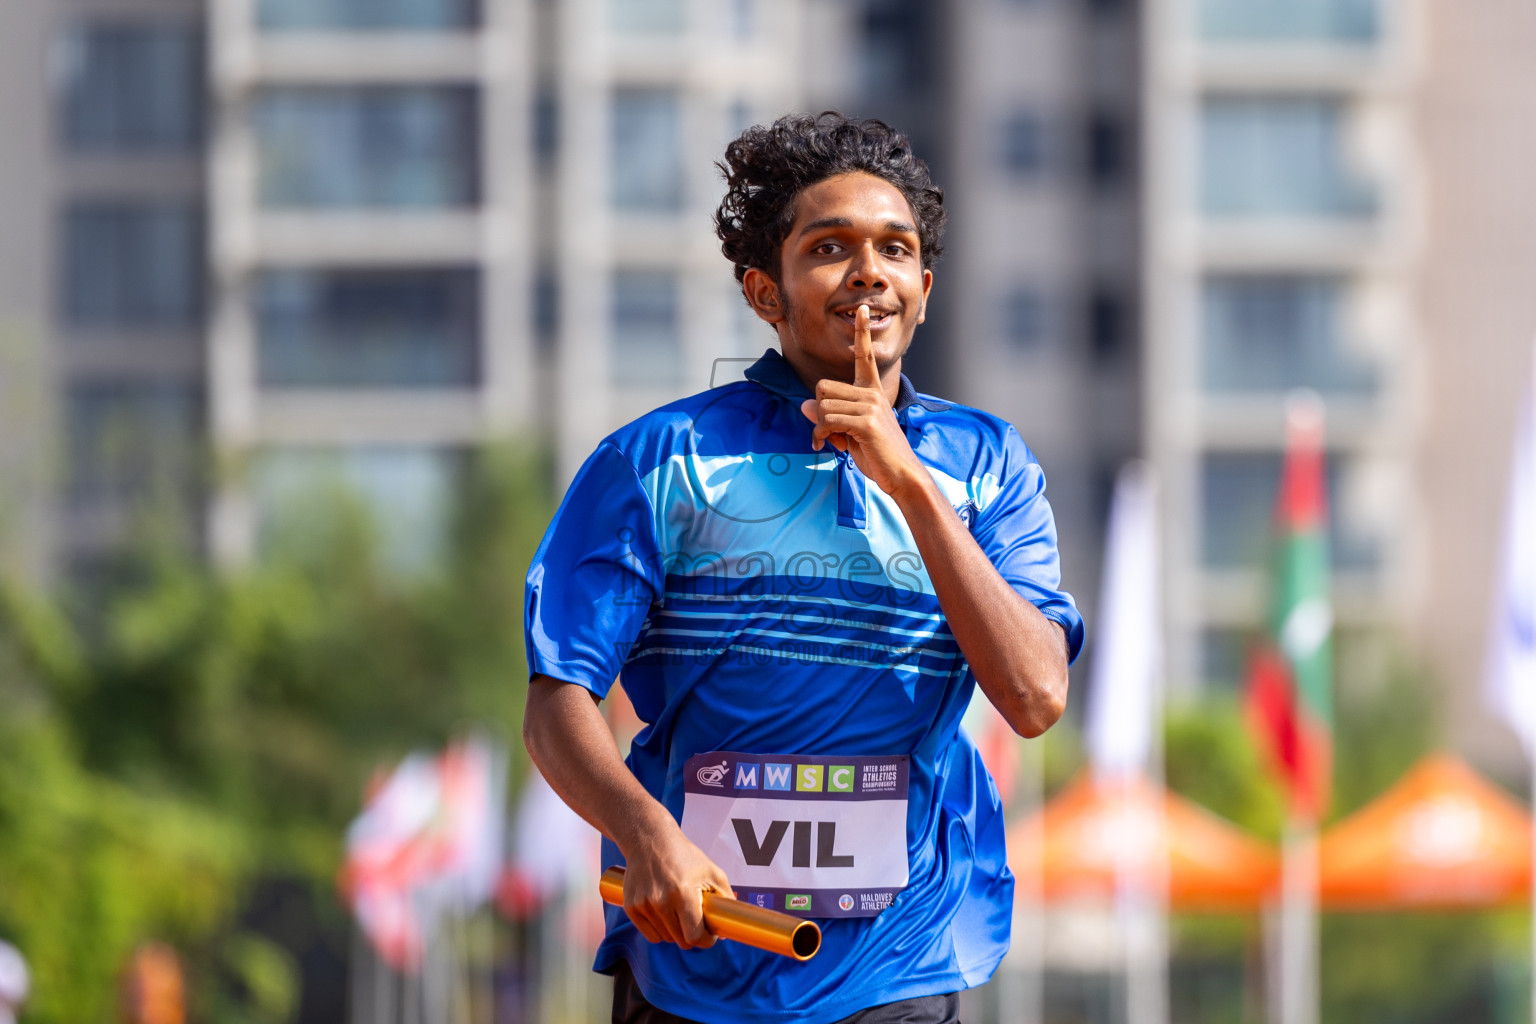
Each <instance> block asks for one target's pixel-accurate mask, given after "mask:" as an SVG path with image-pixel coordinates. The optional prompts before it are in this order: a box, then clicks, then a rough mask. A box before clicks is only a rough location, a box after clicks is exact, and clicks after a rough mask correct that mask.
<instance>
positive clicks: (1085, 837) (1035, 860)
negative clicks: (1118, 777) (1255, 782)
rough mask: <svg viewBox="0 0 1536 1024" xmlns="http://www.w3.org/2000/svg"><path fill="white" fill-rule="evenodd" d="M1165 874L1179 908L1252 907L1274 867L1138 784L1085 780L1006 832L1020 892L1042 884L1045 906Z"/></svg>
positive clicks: (1224, 828)
mask: <svg viewBox="0 0 1536 1024" xmlns="http://www.w3.org/2000/svg"><path fill="white" fill-rule="evenodd" d="M1160 839H1161V843H1162V853H1163V856H1164V857H1165V858H1166V864H1167V869H1168V903H1169V905H1170V906H1171V907H1174V908H1176V909H1205V910H1223V909H1238V908H1243V907H1253V906H1257V905H1259V904H1260V903H1262V902H1263V900H1264V898H1265V896H1266V895H1267V894H1268V893H1270V892H1271V891H1272V890H1273V889H1274V886H1275V882H1276V878H1277V874H1278V870H1279V869H1278V864H1277V861H1276V858H1275V854H1274V852H1273V851H1272V850H1271V849H1270V848H1269V847H1268V846H1267V845H1265V844H1264V843H1262V842H1260V841H1259V840H1257V839H1254V838H1253V837H1251V836H1249V835H1247V834H1246V833H1244V832H1243V831H1241V830H1240V829H1238V828H1236V827H1235V826H1233V825H1230V824H1228V823H1227V822H1225V821H1223V820H1222V819H1221V818H1218V817H1217V816H1216V815H1214V814H1212V813H1210V812H1209V811H1207V810H1205V809H1204V808H1203V807H1201V806H1199V805H1198V804H1195V803H1192V802H1191V801H1189V800H1186V799H1184V798H1183V797H1180V796H1178V795H1176V794H1173V793H1169V792H1167V791H1166V790H1164V789H1162V788H1161V787H1158V786H1154V785H1153V784H1151V783H1150V782H1147V781H1146V780H1144V779H1135V780H1131V781H1127V782H1124V783H1120V782H1116V783H1113V784H1101V783H1098V782H1096V781H1095V780H1094V779H1093V778H1092V776H1090V775H1089V774H1088V773H1086V772H1085V773H1083V774H1081V775H1079V776H1078V777H1077V778H1076V779H1074V780H1073V781H1072V782H1071V783H1069V784H1068V785H1067V787H1066V788H1065V789H1063V790H1062V791H1061V792H1060V793H1058V794H1057V795H1056V796H1055V797H1054V798H1053V799H1052V800H1051V801H1050V802H1049V803H1047V804H1046V805H1045V807H1044V808H1042V809H1041V810H1040V812H1039V813H1038V814H1036V815H1035V816H1033V817H1032V818H1029V819H1026V820H1025V821H1023V822H1020V823H1019V824H1018V825H1016V826H1015V827H1014V828H1013V829H1012V830H1011V831H1010V832H1009V834H1008V865H1009V867H1011V868H1012V869H1013V872H1014V874H1015V875H1016V876H1017V877H1018V878H1019V880H1020V887H1021V889H1023V888H1026V887H1028V886H1029V885H1030V880H1031V879H1039V884H1040V892H1041V895H1042V897H1043V898H1044V899H1046V900H1053V901H1054V900H1063V899H1071V898H1074V897H1097V898H1108V897H1112V896H1113V895H1114V893H1115V891H1116V888H1117V879H1118V878H1119V877H1120V873H1121V872H1124V873H1125V874H1126V875H1127V876H1128V877H1131V878H1137V877H1139V878H1142V879H1147V878H1150V877H1151V873H1152V872H1153V871H1154V870H1156V869H1157V867H1158V858H1157V856H1156V854H1157V853H1158V852H1159V851H1158V843H1159V840H1160Z"/></svg>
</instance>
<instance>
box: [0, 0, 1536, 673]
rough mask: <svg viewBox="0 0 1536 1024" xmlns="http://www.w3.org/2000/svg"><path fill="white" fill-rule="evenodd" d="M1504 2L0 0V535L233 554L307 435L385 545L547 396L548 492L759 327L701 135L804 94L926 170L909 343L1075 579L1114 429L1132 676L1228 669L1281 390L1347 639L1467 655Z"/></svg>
mask: <svg viewBox="0 0 1536 1024" xmlns="http://www.w3.org/2000/svg"><path fill="white" fill-rule="evenodd" d="M1525 6H1527V5H1523V4H1521V3H1520V0H1496V2H1495V3H1493V4H1492V5H1491V6H1490V5H1482V6H1481V7H1480V8H1479V9H1478V12H1471V11H1466V10H1464V9H1463V8H1464V7H1465V5H1463V6H1462V7H1457V6H1456V5H1453V4H1450V3H1431V2H1430V0H1140V2H1137V0H964V2H961V0H944V2H925V0H10V2H8V3H6V4H4V5H3V6H0V57H3V60H0V80H3V81H0V84H3V86H4V88H3V89H0V118H3V124H4V126H5V131H6V135H5V144H4V145H0V196H3V203H0V232H3V234H0V239H3V245H0V430H3V431H4V434H5V440H4V443H0V460H3V469H4V472H5V474H6V480H7V485H8V486H7V488H6V492H7V493H6V496H5V501H4V502H0V523H7V524H10V523H15V524H20V528H19V529H18V530H16V531H14V532H16V533H17V535H20V536H23V537H24V538H26V543H25V544H24V545H23V547H24V548H25V553H26V554H27V556H28V557H29V559H30V561H31V562H32V563H33V564H34V565H35V566H37V567H39V568H42V567H48V566H52V567H54V568H60V567H65V568H73V569H76V570H81V569H84V570H88V569H89V568H90V566H91V565H92V563H93V561H94V560H95V559H96V558H97V556H98V555H99V554H100V553H102V552H104V551H107V550H110V548H111V547H112V545H114V544H116V543H119V542H120V541H121V538H122V536H123V531H124V529H125V528H126V522H125V518H124V517H125V510H126V509H127V508H129V507H130V506H132V505H133V503H134V502H136V501H138V500H141V499H142V498H144V497H145V494H146V491H151V490H153V491H156V492H157V493H161V494H162V496H164V497H166V498H167V500H169V501H170V502H171V503H172V504H174V505H177V506H179V507H181V508H182V509H184V511H185V514H186V518H187V521H188V522H189V523H190V524H192V529H191V531H190V532H191V535H193V536H195V537H197V538H199V543H200V544H202V545H204V546H205V547H206V548H207V550H209V552H210V553H211V554H213V555H214V556H215V557H218V558H220V559H225V560H239V559H242V558H246V557H249V556H251V555H252V554H253V553H254V552H256V551H257V550H258V549H259V547H260V544H261V538H262V536H263V531H264V529H265V528H266V526H265V524H267V523H268V522H269V521H270V520H271V519H272V518H273V517H274V516H276V515H277V514H278V513H279V511H280V510H281V509H282V508H284V507H288V506H291V505H292V504H293V501H292V499H293V497H294V495H296V494H302V493H303V492H304V491H306V490H307V489H309V487H310V485H311V483H312V481H313V480H314V479H315V478H316V477H317V475H319V474H322V473H331V472H340V473H341V474H342V475H343V476H345V477H346V478H347V479H349V480H350V481H351V482H352V484H353V485H354V486H355V487H356V488H357V489H359V490H360V491H361V492H362V493H363V494H364V495H366V496H367V497H368V498H369V501H370V504H371V505H372V506H373V507H374V508H375V509H376V510H377V511H378V512H379V514H380V515H381V517H382V520H383V523H382V525H383V529H384V531H385V533H386V538H385V539H386V544H388V545H390V546H392V547H394V548H396V549H399V550H401V551H402V552H403V554H402V555H401V557H402V558H405V559H407V560H411V559H419V558H422V557H426V556H427V554H429V553H430V552H429V550H428V549H430V546H431V537H432V535H433V524H434V523H440V522H441V520H442V517H443V512H444V510H445V508H446V506H447V504H448V502H449V500H450V495H451V493H452V491H453V488H454V481H455V479H456V477H457V475H458V473H459V471H460V468H461V467H462V464H463V459H464V457H465V453H466V452H468V451H469V450H470V449H471V447H472V446H473V445H475V444H477V443H479V442H480V441H482V440H485V439H490V438H497V437H503V436H506V435H508V434H510V433H514V432H517V431H524V430H534V431H543V432H544V433H545V434H546V436H548V437H550V438H551V439H552V440H553V442H554V444H555V445H556V448H557V456H558V468H559V475H560V478H561V480H562V481H563V480H565V479H568V478H569V476H570V474H571V473H572V472H574V470H575V467H576V465H577V464H578V463H579V461H580V459H581V458H582V457H583V455H584V454H585V453H586V452H587V451H589V450H590V449H591V447H592V446H593V444H595V443H596V441H597V440H598V439H599V438H601V437H602V436H603V435H604V434H605V433H607V432H608V431H609V430H611V429H612V428H613V427H615V426H617V425H618V424H620V423H622V422H624V421H626V420H628V419H629V418H631V417H633V416H634V415H637V414H638V413H640V412H642V411H644V410H645V409H647V408H650V407H652V406H654V405H656V404H658V403H660V402H662V401H665V400H668V399H670V398H672V397H675V396H677V395H681V394H685V393H688V392H691V391H694V390H697V389H700V388H703V387H706V386H709V385H710V384H711V383H719V382H721V381H722V380H726V379H731V378H733V377H734V376H736V375H737V374H739V372H740V369H741V367H742V366H744V365H745V363H746V361H748V360H750V359H751V358H753V357H755V356H756V355H757V354H758V353H759V352H761V351H762V349H763V348H764V347H767V346H768V345H769V344H771V343H772V334H771V332H770V331H769V330H768V329H767V328H765V327H763V326H762V325H760V324H758V323H756V321H755V320H754V319H753V318H752V317H751V316H750V314H749V313H748V311H747V310H746V308H745V306H744V305H743V303H742V302H741V300H740V298H739V294H738V292H737V289H736V287H735V285H734V282H733V281H732V279H731V276H730V273H729V269H728V268H727V267H726V266H725V265H724V263H723V261H722V260H721V259H720V257H719V253H718V249H717V246H716V243H715V240H714V238H713V234H712V231H711V228H710V223H709V216H710V213H711V212H712V210H713V206H714V203H715V200H716V197H717V196H718V193H719V187H720V186H719V182H718V179H717V177H716V176H715V174H714V172H713V170H712V162H713V160H715V159H716V158H717V157H718V155H719V153H720V151H721V149H722V147H723V145H724V143H725V141H726V140H727V139H728V138H730V137H731V135H732V134H734V133H735V132H736V131H737V130H739V128H740V127H742V126H743V125H746V124H749V123H752V122H754V121H758V120H762V119H765V118H767V117H770V116H773V115H775V114H777V113H779V112H781V111H783V110H786V109H794V108H800V109H822V108H824V107H828V106H837V107H841V108H843V109H845V110H847V111H849V112H851V113H856V114H864V115H876V116H882V117H885V118H887V119H888V120H890V121H891V122H892V123H894V124H897V125H898V126H901V127H903V128H904V129H906V130H908V131H910V132H911V134H912V135H913V137H914V141H915V143H916V145H917V148H918V151H919V153H920V154H921V155H923V156H925V157H927V158H928V159H929V160H930V162H931V163H932V164H933V165H934V167H935V171H936V177H937V178H938V180H939V181H940V182H941V183H942V184H943V185H945V186H946V188H947V190H948V194H949V197H950V204H951V210H952V214H951V216H952V219H951V232H950V235H949V238H948V239H947V242H948V247H949V253H948V255H947V256H946V258H945V260H944V261H943V262H942V263H941V264H940V267H939V273H938V285H937V287H936V289H935V293H934V300H933V303H932V305H931V308H930V318H929V323H928V324H927V325H925V327H924V328H923V329H922V331H921V332H920V334H919V337H918V341H917V344H916V345H915V346H914V349H913V352H912V355H911V359H910V364H909V369H910V372H911V374H912V376H913V377H914V380H915V381H916V383H917V385H918V387H919V388H921V389H923V390H927V391H932V392H936V393H939V394H943V395H946V396H949V397H953V398H955V399H958V400H961V401H965V402H968V403H971V404H974V405H978V406H981V407H983V408H987V409H989V410H992V411H994V412H997V413H999V414H1001V415H1003V416H1005V417H1007V418H1008V419H1010V420H1011V421H1013V422H1014V423H1016V424H1017V425H1018V426H1019V429H1020V431H1021V433H1022V434H1023V436H1024V437H1025V438H1026V439H1027V440H1028V441H1029V443H1030V444H1031V445H1032V446H1033V447H1034V448H1035V449H1036V450H1037V452H1038V453H1039V454H1040V456H1041V458H1042V461H1043V462H1044V463H1045V465H1046V467H1047V469H1048V472H1049V475H1050V480H1051V492H1050V493H1051V498H1052V502H1053V504H1054V506H1055V508H1056V510H1057V516H1058V522H1059V524H1060V529H1061V536H1062V548H1063V554H1064V560H1065V563H1066V566H1067V571H1068V574H1069V578H1070V580H1071V583H1072V587H1073V590H1074V591H1075V592H1076V593H1078V594H1079V596H1080V597H1082V598H1083V599H1084V604H1085V606H1086V607H1087V609H1088V610H1089V611H1090V612H1091V611H1092V609H1093V606H1094V596H1095V591H1096V589H1097V582H1098V580H1097V574H1098V571H1099V565H1098V552H1099V548H1100V537H1101V536H1102V529H1103V525H1104V509H1105V506H1106V504H1107V499H1108V495H1109V491H1110V486H1111V482H1112V480H1113V476H1114V472H1115V470H1116V468H1117V467H1118V466H1119V464H1120V463H1121V462H1122V461H1123V460H1124V459H1125V458H1128V457H1131V456H1133V455H1136V454H1138V453H1144V454H1146V455H1148V456H1149V457H1151V458H1152V459H1153V461H1154V462H1155V463H1156V464H1157V466H1158V468H1159V470H1160V472H1161V476H1162V480H1163V485H1164V490H1165V508H1166V520H1165V522H1166V530H1167V536H1168V545H1167V557H1166V576H1167V607H1168V612H1169V615H1170V620H1171V621H1170V644H1169V654H1170V659H1171V664H1170V681H1171V682H1172V684H1173V685H1174V686H1175V687H1198V686H1200V685H1222V684H1231V683H1232V682H1233V681H1234V680H1235V678H1236V675H1237V673H1238V667H1239V662H1240V658H1241V648H1242V639H1243V636H1244V633H1245V631H1246V630H1248V629H1250V628H1252V626H1253V625H1254V624H1256V623H1257V621H1258V620H1259V617H1260V610H1261V607H1262V601H1263V597H1264V587H1263V583H1262V574H1261V562H1262V558H1263V552H1264V547H1265V538H1266V535H1267V530H1268V520H1269V515H1270V504H1271V501H1272V497H1273V492H1274V479H1275V474H1276V471H1277V467H1278V464H1279V458H1280V443H1281V429H1280V428H1281V416H1282V410H1283V405H1284V397H1285V395H1286V393H1287V392H1288V391H1289V390H1290V389H1292V388H1294V387H1298V386H1305V387H1311V388H1313V389H1315V390H1317V391H1318V392H1320V393H1321V394H1322V395H1323V396H1324V398H1325V399H1326V400H1327V403H1328V413H1329V437H1330V476H1331V482H1332V496H1333V502H1334V511H1335V527H1334V558H1335V563H1336V566H1337V568H1338V576H1337V601H1336V604H1337V608H1336V614H1337V617H1338V621H1339V624H1340V627H1341V630H1342V634H1341V635H1342V636H1343V638H1344V641H1345V642H1344V643H1343V644H1341V647H1342V648H1343V655H1344V657H1345V658H1346V660H1347V659H1348V658H1351V657H1356V656H1357V655H1358V652H1357V648H1358V647H1359V645H1355V644H1353V643H1352V641H1351V639H1350V638H1351V637H1353V636H1356V635H1364V634H1366V633H1369V632H1370V630H1371V627H1373V626H1375V625H1378V624H1394V625H1398V626H1404V625H1406V626H1409V627H1415V628H1416V630H1417V632H1416V635H1415V638H1416V639H1422V640H1423V641H1424V642H1425V643H1426V644H1427V645H1428V647H1429V648H1430V649H1431V650H1432V653H1434V655H1435V657H1436V659H1437V661H1438V663H1439V664H1440V667H1441V669H1442V674H1443V675H1446V676H1447V677H1449V676H1450V674H1451V673H1452V672H1454V671H1457V670H1459V672H1460V677H1458V678H1457V679H1456V680H1455V681H1456V682H1458V683H1459V684H1466V683H1469V682H1470V679H1469V678H1462V677H1467V676H1468V675H1469V674H1472V673H1475V671H1476V669H1475V664H1476V661H1477V657H1478V651H1479V638H1480V637H1481V631H1482V622H1483V617H1484V616H1485V615H1486V612H1487V597H1486V595H1487V594H1488V592H1489V584H1490V578H1491V571H1492V566H1493V560H1494V558H1495V552H1494V550H1493V547H1494V537H1495V536H1496V534H1497V524H1498V519H1499V514H1500V513H1499V511H1498V510H1499V507H1500V503H1501V494H1502V488H1503V474H1504V466H1505V455H1506V452H1507V448H1508V427H1509V423H1510V422H1511V421H1512V417H1513V408H1514V404H1515V401H1516V398H1515V393H1516V391H1517V390H1518V385H1519V381H1518V378H1519V377H1520V374H1521V372H1522V368H1523V366H1524V363H1525V361H1526V355H1525V346H1526V345H1527V343H1528V337H1527V336H1528V334H1529V333H1530V326H1531V324H1532V322H1533V321H1536V308H1533V306H1536V289H1531V288H1529V287H1522V286H1520V285H1518V284H1516V283H1515V282H1516V281H1518V280H1520V279H1521V271H1522V270H1524V271H1526V272H1528V271H1529V269H1530V267H1531V266H1532V250H1533V248H1536V210H1533V204H1536V197H1533V196H1532V195H1531V193H1532V190H1530V189H1529V188H1528V187H1526V186H1525V181H1526V178H1527V177H1528V175H1526V174H1524V173H1523V172H1524V171H1525V170H1526V168H1528V166H1529V158H1530V156H1531V154H1532V152H1533V151H1536V147H1533V146H1532V145H1531V140H1530V138H1528V136H1529V135H1530V134H1531V133H1532V131H1536V129H1531V128H1524V129H1522V128H1520V127H1519V126H1521V125H1526V126H1530V125H1536V116H1533V111H1532V109H1531V108H1532V105H1533V103H1536V99H1532V97H1536V88H1533V85H1536V82H1533V81H1532V76H1533V75H1536V65H1532V64H1531V62H1530V61H1529V60H1528V54H1529V52H1531V51H1530V49H1529V47H1528V46H1527V45H1526V44H1528V43H1530V42H1532V41H1533V40H1536V32H1533V25H1532V15H1531V14H1530V13H1529V12H1527V11H1526V10H1525ZM1522 131H1524V132H1525V134H1524V135H1522V134H1521V132H1522ZM1483 154H1487V156H1486V158H1485V157H1484V156H1483ZM1485 395H1486V398H1485ZM209 453H217V455H218V458H217V459H214V460H210V459H208V458H207V457H206V456H207V455H208V454H209ZM210 465H212V466H213V467H215V468H214V469H213V470H212V471H211V472H210V471H208V470H207V468H206V467H208V466H210ZM49 467H53V470H54V472H53V476H52V479H51V480H50V479H49V478H48V472H47V470H48V468H49Z"/></svg>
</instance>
